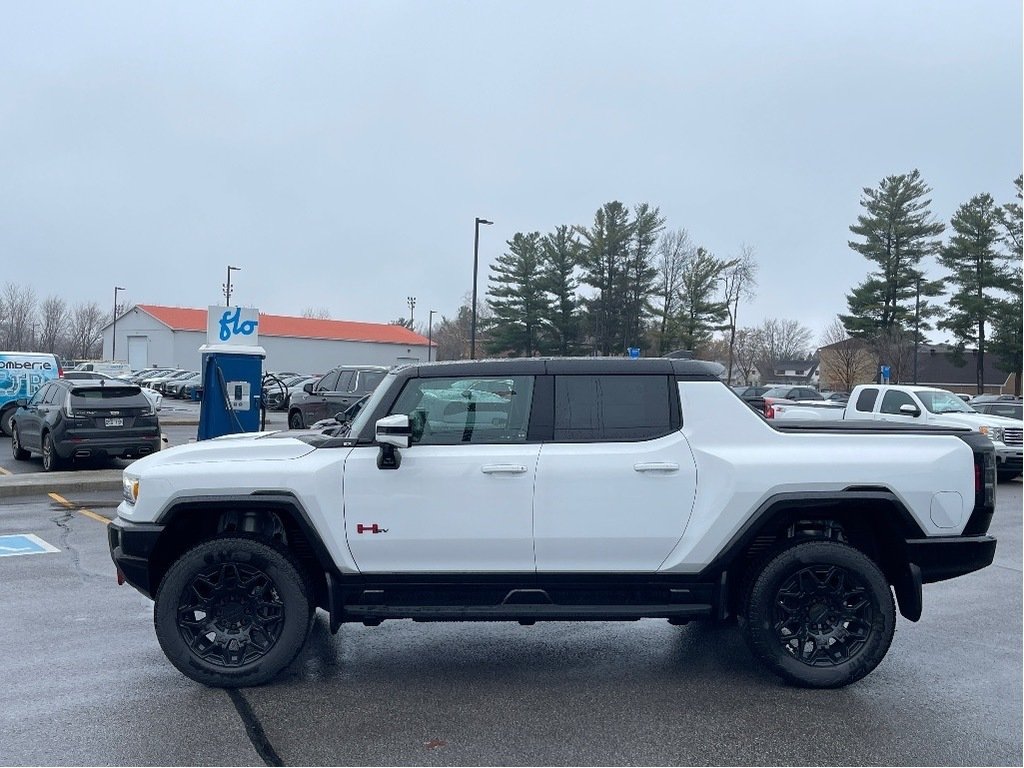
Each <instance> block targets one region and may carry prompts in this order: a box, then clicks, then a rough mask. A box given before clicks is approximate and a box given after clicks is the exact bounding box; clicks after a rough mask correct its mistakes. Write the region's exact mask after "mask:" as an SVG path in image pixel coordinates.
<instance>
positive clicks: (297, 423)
mask: <svg viewBox="0 0 1024 768" xmlns="http://www.w3.org/2000/svg"><path fill="white" fill-rule="evenodd" d="M302 427H303V424H302V411H292V412H291V413H289V414H288V428H289V429H302Z"/></svg>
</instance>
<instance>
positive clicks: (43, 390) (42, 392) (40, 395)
mask: <svg viewBox="0 0 1024 768" xmlns="http://www.w3.org/2000/svg"><path fill="white" fill-rule="evenodd" d="M51 391H53V384H47V385H46V386H45V387H40V388H39V389H37V390H36V393H35V394H34V395H32V397H31V398H30V399H29V401H28V404H29V405H39V404H40V403H42V402H43V400H44V398H45V397H46V396H47V395H48V394H50V392H51Z"/></svg>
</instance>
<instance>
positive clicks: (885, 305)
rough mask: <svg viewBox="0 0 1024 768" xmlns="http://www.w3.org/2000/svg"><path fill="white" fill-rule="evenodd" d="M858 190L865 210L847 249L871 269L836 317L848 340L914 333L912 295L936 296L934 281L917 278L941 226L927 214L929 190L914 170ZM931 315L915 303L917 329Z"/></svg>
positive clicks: (938, 286) (930, 309)
mask: <svg viewBox="0 0 1024 768" xmlns="http://www.w3.org/2000/svg"><path fill="white" fill-rule="evenodd" d="M863 192H864V194H863V196H862V197H861V201H860V204H861V206H862V207H863V208H864V211H865V212H864V213H862V214H860V215H859V216H858V217H857V223H856V224H854V225H852V226H851V227H850V231H851V232H852V233H853V234H854V235H857V236H859V237H860V238H862V241H853V240H850V241H849V246H850V248H852V249H853V250H855V251H857V252H858V253H859V254H861V255H862V256H864V257H865V258H866V259H868V260H869V261H871V262H874V264H875V265H876V266H877V269H876V270H875V271H873V272H870V273H869V274H868V277H867V279H866V280H865V281H864V282H863V283H861V284H860V285H859V286H857V287H856V288H854V289H853V291H852V292H851V293H850V294H848V295H847V297H846V301H847V305H848V307H849V309H850V314H848V315H840V317H841V319H842V321H843V325H844V326H845V327H846V329H847V330H848V331H849V332H850V334H851V335H852V336H856V337H860V338H864V339H867V340H872V341H874V340H877V339H880V338H886V337H892V336H894V335H899V333H900V332H901V331H906V330H910V329H914V328H915V321H914V317H915V305H916V302H917V299H918V297H919V296H923V297H926V298H927V297H932V296H937V295H939V293H940V292H941V287H942V286H941V283H940V282H938V281H926V280H924V279H923V272H922V269H921V261H922V260H923V259H924V258H925V257H926V256H930V255H932V254H934V253H936V252H937V251H938V248H939V240H938V239H937V238H938V237H939V235H941V234H942V232H943V230H944V229H945V227H944V225H943V224H942V222H939V221H936V220H934V218H933V216H932V214H931V211H930V210H929V208H930V206H931V200H930V199H928V198H927V195H928V194H929V193H930V192H931V189H930V188H929V187H928V186H927V185H926V184H925V183H924V181H922V180H921V174H920V172H919V171H917V170H914V171H912V172H911V173H909V174H900V175H898V176H887V177H886V178H884V179H882V181H881V183H880V184H879V185H878V188H877V189H871V188H868V187H865V188H864V190H863ZM936 311H937V310H936V308H935V307H933V306H932V305H931V304H930V303H929V302H927V301H922V302H921V312H920V317H921V318H923V322H921V323H920V328H921V329H925V330H926V329H928V328H929V327H930V326H929V324H928V322H927V318H928V317H930V316H932V315H933V314H934V313H935V312H936Z"/></svg>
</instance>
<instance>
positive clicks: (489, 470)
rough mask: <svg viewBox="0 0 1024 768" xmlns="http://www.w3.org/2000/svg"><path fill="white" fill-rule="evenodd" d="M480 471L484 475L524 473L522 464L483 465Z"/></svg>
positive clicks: (524, 469)
mask: <svg viewBox="0 0 1024 768" xmlns="http://www.w3.org/2000/svg"><path fill="white" fill-rule="evenodd" d="M480 471H481V472H483V473H484V474H485V475H521V474H523V473H524V472H526V467H524V466H523V465H522V464H484V465H483V466H482V467H480Z"/></svg>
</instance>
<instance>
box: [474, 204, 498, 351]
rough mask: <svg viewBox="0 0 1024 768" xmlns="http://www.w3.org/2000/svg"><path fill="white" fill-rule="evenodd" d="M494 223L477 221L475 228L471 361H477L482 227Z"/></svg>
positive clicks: (479, 219)
mask: <svg viewBox="0 0 1024 768" xmlns="http://www.w3.org/2000/svg"><path fill="white" fill-rule="evenodd" d="M493 223H494V222H493V221H488V220H487V219H481V218H480V217H479V216H478V217H477V219H476V226H475V227H474V228H473V309H472V312H473V316H472V317H473V319H472V320H471V321H470V325H469V359H470V360H476V274H477V266H478V264H479V262H480V225H481V224H493Z"/></svg>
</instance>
